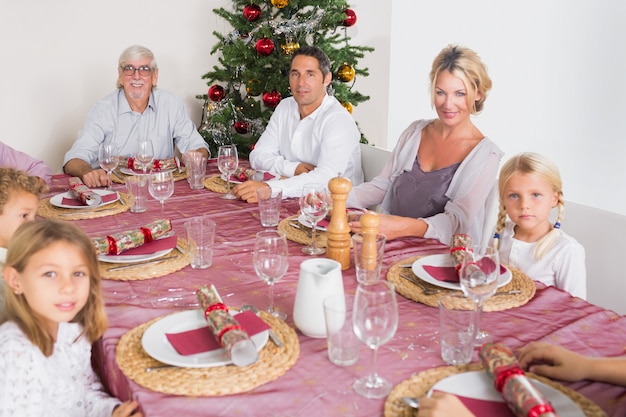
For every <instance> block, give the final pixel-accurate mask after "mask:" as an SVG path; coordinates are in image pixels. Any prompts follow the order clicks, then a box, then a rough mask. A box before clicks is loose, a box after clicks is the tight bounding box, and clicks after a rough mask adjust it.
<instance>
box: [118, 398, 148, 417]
mask: <svg viewBox="0 0 626 417" xmlns="http://www.w3.org/2000/svg"><path fill="white" fill-rule="evenodd" d="M137 407H139V403H138V402H137V401H124V402H123V403H121V404H120V405H118V406H117V407H115V408H114V409H113V414H112V415H111V417H131V416H132V417H143V413H142V412H140V411H137Z"/></svg>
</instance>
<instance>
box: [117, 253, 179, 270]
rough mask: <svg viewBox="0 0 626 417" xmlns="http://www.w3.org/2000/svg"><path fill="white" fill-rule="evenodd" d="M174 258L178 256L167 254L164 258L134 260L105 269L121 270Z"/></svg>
mask: <svg viewBox="0 0 626 417" xmlns="http://www.w3.org/2000/svg"><path fill="white" fill-rule="evenodd" d="M174 258H178V255H174V256H168V257H166V258H159V259H153V260H151V261H143V262H135V263H133V264H130V265H123V266H116V267H113V268H108V269H107V271H121V270H122V269H127V268H134V267H136V266H139V265H148V264H156V263H159V262H163V261H167V260H168V259H174Z"/></svg>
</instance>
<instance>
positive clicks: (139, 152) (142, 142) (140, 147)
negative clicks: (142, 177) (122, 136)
mask: <svg viewBox="0 0 626 417" xmlns="http://www.w3.org/2000/svg"><path fill="white" fill-rule="evenodd" d="M135 160H136V161H137V162H139V164H141V169H142V171H143V173H144V174H146V173H147V171H148V168H150V166H151V165H152V161H154V147H153V146H152V141H151V140H150V139H146V138H142V139H139V141H138V142H137V146H136V149H135Z"/></svg>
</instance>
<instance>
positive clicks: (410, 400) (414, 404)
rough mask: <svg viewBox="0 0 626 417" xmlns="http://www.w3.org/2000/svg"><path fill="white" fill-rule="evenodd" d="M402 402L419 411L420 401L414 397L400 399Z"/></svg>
mask: <svg viewBox="0 0 626 417" xmlns="http://www.w3.org/2000/svg"><path fill="white" fill-rule="evenodd" d="M402 401H403V402H404V403H405V404H406V405H408V406H409V407H411V408H415V409H416V410H419V408H420V399H419V398H416V397H402Z"/></svg>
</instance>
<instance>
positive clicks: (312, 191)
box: [300, 184, 331, 255]
mask: <svg viewBox="0 0 626 417" xmlns="http://www.w3.org/2000/svg"><path fill="white" fill-rule="evenodd" d="M330 205H331V200H330V195H329V194H328V191H326V187H324V185H322V184H306V185H305V186H304V187H302V195H301V196H300V211H302V214H303V215H304V217H305V218H306V220H307V221H308V222H309V224H310V225H311V244H310V245H308V246H305V247H304V248H302V252H304V253H306V254H308V255H321V254H322V253H324V252H326V249H324V248H318V247H317V223H318V222H319V221H320V220H322V219H323V218H324V216H326V214H327V213H328V209H329V208H330Z"/></svg>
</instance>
